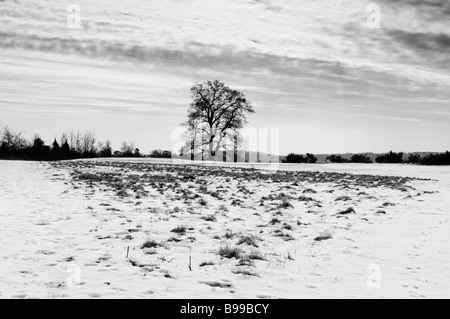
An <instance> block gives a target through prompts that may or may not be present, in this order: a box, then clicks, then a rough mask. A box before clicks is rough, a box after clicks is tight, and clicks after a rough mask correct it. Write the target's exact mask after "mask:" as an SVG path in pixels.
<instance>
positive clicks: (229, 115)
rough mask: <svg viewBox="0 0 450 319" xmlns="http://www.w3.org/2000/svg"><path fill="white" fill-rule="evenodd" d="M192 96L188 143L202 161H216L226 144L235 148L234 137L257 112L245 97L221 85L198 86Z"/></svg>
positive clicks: (214, 83)
mask: <svg viewBox="0 0 450 319" xmlns="http://www.w3.org/2000/svg"><path fill="white" fill-rule="evenodd" d="M191 93H192V98H193V102H192V103H191V105H190V107H189V110H188V120H187V122H186V123H185V125H186V126H187V127H188V131H187V133H188V134H187V136H188V137H187V138H188V141H189V142H188V143H189V144H190V147H191V148H193V149H195V152H201V153H202V157H204V156H205V155H206V159H210V160H213V159H215V158H216V155H217V154H218V151H219V150H226V144H229V145H233V144H234V136H236V135H238V133H239V130H240V129H241V128H243V127H244V125H245V124H246V123H247V120H246V116H247V114H250V113H254V112H255V111H254V109H253V106H252V105H251V103H250V102H249V101H248V100H247V99H246V98H245V96H244V93H242V92H240V91H237V90H233V89H231V88H229V87H228V86H226V85H225V84H224V83H222V82H220V81H207V82H205V83H201V84H196V85H194V86H193V87H192V88H191ZM227 140H229V142H228V143H227V142H226V141H227Z"/></svg>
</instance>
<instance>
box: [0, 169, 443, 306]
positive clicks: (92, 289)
mask: <svg viewBox="0 0 450 319" xmlns="http://www.w3.org/2000/svg"><path fill="white" fill-rule="evenodd" d="M156 163H158V164H156ZM166 164H167V161H155V160H134V161H124V160H110V161H104V160H95V161H74V162H63V163H59V164H49V163H35V162H10V161H0V185H1V187H0V232H1V237H0V245H1V247H2V249H1V250H0V298H425V297H426V298H448V297H449V291H450V276H449V275H450V269H449V264H448V260H450V249H449V245H448V242H449V240H450V224H449V222H450V218H449V213H448V207H449V198H450V193H449V192H450V187H449V186H450V171H449V169H448V168H445V167H417V166H406V165H375V164H374V165H356V164H343V165H337V164H336V165H335V164H330V165H281V166H280V170H282V171H299V172H307V171H309V172H311V174H313V173H312V172H316V171H321V172H339V173H352V174H370V175H383V176H385V175H386V176H388V175H389V176H409V177H418V178H422V179H424V178H425V179H431V180H411V181H408V182H407V183H406V184H405V187H406V189H405V190H403V191H402V190H401V189H400V188H401V187H396V188H388V187H384V186H382V187H374V186H373V185H372V186H368V187H365V186H358V187H356V186H354V185H353V184H351V183H350V184H349V185H348V186H349V188H347V187H344V186H345V185H344V186H343V184H340V183H337V182H336V183H335V182H328V183H323V182H318V179H315V180H314V182H311V181H308V180H307V179H303V180H301V179H299V180H292V181H277V180H276V177H275V176H276V174H274V175H273V176H274V180H272V181H271V180H270V178H269V177H267V176H265V175H264V174H266V172H265V171H258V170H256V171H254V170H253V171H251V172H252V173H251V174H250V177H248V178H246V177H245V174H247V173H248V172H249V171H248V170H242V169H241V168H240V167H239V166H242V167H249V166H250V167H253V168H255V167H257V165H248V164H241V165H233V164H229V165H227V166H228V167H227V166H222V167H220V166H218V165H217V164H213V163H207V164H202V165H198V166H188V165H187V163H177V165H174V166H171V165H169V166H168V165H166ZM154 165H159V166H154ZM151 167H153V168H152V169H150V168H151ZM187 171H189V172H191V173H192V175H193V176H194V177H193V179H184V178H181V176H183V174H187V173H186V172H187ZM211 172H214V173H211ZM255 172H260V173H261V174H263V175H264V176H263V177H262V179H260V180H259V179H256V178H253V177H254V176H255V175H252V174H256V173H255ZM82 173H88V174H92V175H93V176H103V177H104V176H106V175H100V174H105V173H108V174H109V175H108V176H113V177H117V178H118V179H116V180H115V181H113V182H111V181H105V178H103V179H101V180H99V181H98V182H96V181H94V182H92V179H89V178H90V177H89V178H88V177H86V179H78V178H79V177H80V176H81V174H82ZM288 174H290V173H288ZM305 174H306V173H300V175H299V176H301V177H304V176H307V175H305ZM184 176H185V175H184ZM289 176H290V175H289ZM292 176H295V175H292ZM324 176H325V175H324ZM165 178H174V179H176V180H177V182H178V184H179V186H175V183H171V182H165V180H164V179H165ZM349 178H350V180H351V179H352V178H353V177H349ZM169 180H170V179H169ZM130 181H131V182H130ZM294 182H297V184H296V185H294ZM152 183H153V184H152ZM114 185H116V186H117V185H122V186H120V187H123V188H124V190H125V191H126V192H127V193H128V194H129V196H126V197H122V196H119V195H118V194H119V192H118V190H117V189H114V188H113V186H114ZM161 185H163V186H161ZM140 186H142V188H141V187H140ZM133 189H136V192H134V191H133ZM180 190H183V191H185V192H187V191H191V192H192V194H199V195H200V196H201V198H203V199H204V200H205V201H206V205H205V206H202V205H201V204H199V198H190V197H189V196H188V197H185V196H182V195H180V194H181V193H180V192H179V191H180ZM219 190H221V191H220V192H219V194H220V195H219V196H221V197H222V199H218V198H216V197H214V196H212V195H211V194H213V193H214V192H216V191H219ZM331 191H333V192H331ZM280 193H285V194H286V195H287V196H290V197H291V198H289V200H288V201H289V203H290V204H291V205H292V206H293V207H290V206H287V207H281V206H280V207H278V205H279V201H278V200H276V199H273V198H272V199H270V196H272V195H273V196H277V195H279V194H280ZM301 196H304V197H305V198H306V199H308V198H312V199H313V200H312V201H309V200H306V201H301V200H299V198H300V197H301ZM345 197H348V198H349V199H348V201H344V200H345ZM262 198H266V199H265V200H263V204H262V205H261V199H262ZM338 198H344V200H339V201H336V200H337V199H338ZM232 200H237V203H238V204H236V205H232V204H231V203H232ZM318 203H319V205H320V206H319V205H317V204H318ZM384 204H386V205H384ZM176 207H178V208H176ZM349 207H352V208H354V210H355V211H356V214H348V215H339V212H341V211H343V210H345V209H347V208H349ZM226 210H228V211H226ZM380 211H384V212H385V214H382V213H380ZM212 215H214V217H215V221H214V220H213V221H208V220H205V218H204V217H205V216H212ZM275 218H276V219H278V221H279V222H280V223H276V222H275V223H271V221H273V220H274V219H275ZM286 225H289V226H290V227H286V228H284V229H282V228H283V227H284V226H286ZM178 226H186V227H187V230H186V234H176V233H173V232H171V230H173V229H174V228H176V227H178ZM288 228H290V230H289V229H288ZM281 229H282V230H281ZM230 231H231V232H233V233H235V234H237V235H236V237H235V238H232V239H227V238H226V237H225V236H224V235H225V234H226V233H227V232H230ZM324 234H325V235H329V236H328V237H330V236H331V238H329V239H327V240H322V241H315V239H316V238H317V237H319V236H323V235H324ZM240 235H249V236H250V235H253V236H255V237H254V238H255V243H256V245H257V246H258V247H253V246H251V245H247V244H242V245H238V242H239V237H240ZM280 236H285V237H280ZM288 236H290V237H291V239H292V240H289V241H286V239H289V237H288ZM325 237H327V236H325ZM171 238H172V239H176V240H175V241H169V239H171ZM193 238H195V240H194V239H193ZM146 240H154V241H155V242H156V243H158V244H160V246H158V247H156V248H154V249H150V248H146V249H141V246H142V244H143V243H144V242H145V241H146ZM227 245H228V246H230V247H239V248H240V249H241V250H243V251H244V256H245V255H248V254H249V253H252V252H255V251H257V252H259V253H260V254H261V255H262V256H263V257H264V259H265V260H251V261H249V260H246V259H245V258H244V260H240V261H239V260H237V259H226V258H221V257H220V256H219V253H218V252H219V249H220V248H221V247H225V246H227ZM127 254H128V256H127ZM202 262H212V263H214V265H211V266H204V267H200V263H202ZM238 264H241V265H240V266H238ZM189 266H191V270H192V271H191V270H190V268H189ZM244 271H245V272H244ZM239 272H241V273H239ZM243 273H246V274H247V275H245V274H243ZM249 274H253V275H249Z"/></svg>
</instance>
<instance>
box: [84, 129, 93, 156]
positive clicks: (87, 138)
mask: <svg viewBox="0 0 450 319" xmlns="http://www.w3.org/2000/svg"><path fill="white" fill-rule="evenodd" d="M82 143H83V145H82V148H83V153H84V154H93V153H95V152H96V149H95V143H96V138H95V134H94V133H93V132H86V133H84V136H83V139H82Z"/></svg>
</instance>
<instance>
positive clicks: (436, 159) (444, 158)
mask: <svg viewBox="0 0 450 319" xmlns="http://www.w3.org/2000/svg"><path fill="white" fill-rule="evenodd" d="M420 164H421V165H450V152H448V151H447V152H445V153H436V154H428V155H426V156H424V157H423V158H422V159H421V160H420Z"/></svg>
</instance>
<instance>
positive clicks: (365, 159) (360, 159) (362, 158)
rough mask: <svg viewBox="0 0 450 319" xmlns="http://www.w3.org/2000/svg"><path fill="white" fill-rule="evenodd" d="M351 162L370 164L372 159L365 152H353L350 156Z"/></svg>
mask: <svg viewBox="0 0 450 319" xmlns="http://www.w3.org/2000/svg"><path fill="white" fill-rule="evenodd" d="M350 160H351V162H352V163H363V164H372V163H373V161H372V159H371V158H370V157H369V156H367V154H355V155H353V156H352V157H351V159H350Z"/></svg>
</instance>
